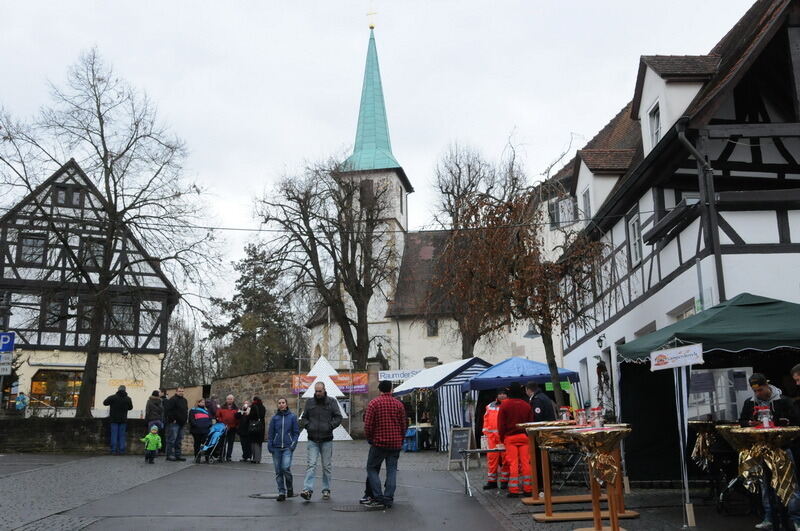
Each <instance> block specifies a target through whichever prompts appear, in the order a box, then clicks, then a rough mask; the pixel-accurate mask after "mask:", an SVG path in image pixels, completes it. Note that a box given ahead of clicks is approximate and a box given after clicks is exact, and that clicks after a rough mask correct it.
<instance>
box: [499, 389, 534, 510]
mask: <svg viewBox="0 0 800 531" xmlns="http://www.w3.org/2000/svg"><path fill="white" fill-rule="evenodd" d="M524 396H525V395H524V393H523V391H522V386H521V385H520V384H518V383H514V384H511V385H510V386H509V388H508V399H506V400H503V401H502V402H501V403H500V410H499V411H498V413H497V432H498V435H499V436H500V441H502V444H501V445H500V446H498V448H503V449H504V450H505V455H506V459H507V460H508V469H509V470H508V472H509V474H508V497H509V498H521V497H522V496H524V495H525V494H530V493H531V456H530V448H529V446H528V445H529V443H528V436H527V435H526V434H525V430H524V429H522V428H518V427H517V424H520V423H523V422H532V421H533V410H531V406H530V405H529V404H528V402H527V401H526V400H524V399H523V397H524Z"/></svg>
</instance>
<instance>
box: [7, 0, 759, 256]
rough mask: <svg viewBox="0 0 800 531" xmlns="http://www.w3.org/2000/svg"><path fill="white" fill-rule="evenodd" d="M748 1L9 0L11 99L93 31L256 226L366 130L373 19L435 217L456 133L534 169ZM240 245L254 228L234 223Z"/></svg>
mask: <svg viewBox="0 0 800 531" xmlns="http://www.w3.org/2000/svg"><path fill="white" fill-rule="evenodd" d="M751 4H752V0H703V1H702V2H698V1H697V0H669V1H666V2H665V1H658V2H655V1H649V0H625V1H623V0H605V1H602V2H598V1H596V0H595V1H589V0H580V1H576V0H572V1H563V0H558V1H557V0H536V1H533V0H524V1H505V2H504V1H497V2H488V1H483V2H478V1H471V0H453V1H440V0H437V1H432V0H428V1H423V0H419V1H405V0H403V1H401V0H393V1H391V2H390V1H388V0H383V1H380V0H375V1H373V2H370V1H369V0H353V1H346V2H345V1H331V0H326V1H323V0H319V1H303V2H287V1H280V2H279V1H277V0H276V1H270V2H268V1H259V2H255V1H239V2H219V1H213V2H212V1H197V0H194V1H191V2H190V1H181V2H175V1H164V0H159V1H144V0H136V1H128V2H122V1H115V2H109V1H80V2H79V1H65V0H55V1H51V2H44V1H33V0H31V1H23V0H18V1H14V2H12V1H3V2H2V3H0V50H2V52H0V73H1V74H0V106H3V107H5V108H6V110H8V111H10V112H11V113H13V114H14V115H16V116H18V117H25V116H28V115H30V114H32V113H33V112H35V110H36V109H37V108H38V107H39V106H40V105H41V104H43V103H44V102H46V101H47V97H48V94H47V81H48V80H50V81H54V82H56V83H58V82H60V81H61V80H63V79H64V77H65V73H66V69H67V67H68V65H70V64H71V63H73V62H74V61H75V60H76V59H77V58H78V55H79V54H80V52H81V51H82V50H85V49H87V48H90V47H92V46H95V45H96V46H97V47H98V49H99V50H100V52H101V54H102V55H103V56H104V57H105V59H106V60H107V61H108V62H110V63H111V64H113V66H114V68H115V69H116V71H117V74H118V75H120V76H122V77H124V78H126V79H128V80H129V81H131V82H132V83H133V84H134V85H136V86H138V87H139V88H141V89H144V90H145V91H146V92H147V93H148V94H149V95H150V96H151V98H152V99H153V100H154V101H155V102H157V104H158V106H159V110H160V113H161V116H162V118H163V119H164V120H165V121H166V122H167V123H169V124H170V125H171V127H172V128H173V130H174V131H175V132H176V133H177V134H178V135H179V136H181V137H183V138H184V139H185V140H186V142H187V144H188V147H189V149H190V151H191V154H190V158H189V160H188V165H187V172H188V175H189V176H191V177H194V178H197V179H199V180H200V181H202V182H203V183H205V184H206V185H207V187H208V188H209V190H210V192H211V194H212V203H213V205H214V211H213V212H210V213H209V221H210V222H213V223H214V224H217V225H222V226H230V227H251V228H255V227H257V226H258V221H257V220H256V219H254V217H253V200H254V197H256V196H257V195H259V194H261V193H263V192H264V191H265V190H268V189H269V188H270V186H271V183H273V182H274V181H275V180H276V178H278V177H279V176H281V175H282V174H284V173H286V172H289V171H292V170H294V169H296V168H298V167H299V166H300V165H301V164H302V162H303V161H304V160H313V159H318V158H322V157H324V156H326V155H329V154H332V153H335V152H341V151H343V150H346V149H347V148H348V147H349V146H351V145H352V142H353V139H354V137H355V129H356V119H357V115H358V103H359V97H360V91H361V82H362V75H363V69H364V60H365V56H366V48H367V40H368V36H369V30H368V19H367V16H366V13H367V12H369V11H377V12H378V14H377V15H376V16H375V17H374V20H375V23H376V29H375V34H376V39H377V45H378V55H379V60H380V66H381V73H382V76H383V87H384V94H385V97H386V105H387V113H388V118H389V127H390V132H391V140H392V147H393V151H394V154H395V156H396V158H397V160H398V161H399V162H400V163H401V164H402V165H403V167H404V169H405V171H406V174H407V175H408V177H409V179H410V180H411V182H412V184H413V186H414V188H415V190H416V192H415V193H414V194H413V195H412V196H410V198H409V212H410V224H411V227H412V228H421V227H424V226H427V225H429V224H430V222H431V219H430V214H429V212H430V209H431V206H432V204H433V200H434V198H433V195H432V189H431V174H432V168H433V166H434V164H435V162H436V160H437V158H438V157H439V155H440V154H441V153H442V151H443V150H444V149H445V147H446V146H447V145H448V143H450V142H452V141H454V140H458V141H460V142H463V143H467V144H470V145H473V146H475V147H477V148H478V149H480V150H481V151H482V152H483V153H484V154H485V155H486V156H488V157H495V156H496V155H498V154H499V153H500V151H501V150H502V148H503V146H504V144H505V142H506V139H507V137H508V136H509V135H511V134H513V139H514V141H515V143H517V144H518V145H519V146H521V150H522V156H523V158H524V161H525V166H526V168H527V169H528V172H529V174H530V175H531V176H532V177H534V178H535V176H536V175H537V174H539V173H540V172H541V171H542V170H543V168H544V167H545V166H547V164H548V163H549V162H550V161H551V160H553V159H554V158H555V157H556V156H557V155H558V154H559V153H560V152H561V151H562V150H563V149H564V147H565V146H566V145H567V144H568V142H569V139H570V135H571V134H572V133H574V134H575V135H576V143H577V144H576V146H575V147H576V148H577V147H580V145H581V144H582V143H583V142H585V141H586V140H588V139H590V138H591V137H592V136H593V135H594V134H595V133H596V132H597V131H598V130H599V129H600V128H601V127H602V126H603V125H605V124H606V123H607V122H608V121H609V119H610V118H611V117H613V116H614V115H615V114H616V113H617V111H619V109H620V108H621V107H622V106H623V105H624V104H625V103H627V102H628V101H629V100H630V99H631V97H632V96H633V89H634V83H635V79H636V72H637V68H638V58H639V56H640V55H643V54H700V53H707V52H708V51H709V50H710V49H711V48H712V47H713V45H714V44H715V43H716V42H717V41H718V40H719V39H720V38H721V37H722V36H723V35H724V34H725V32H726V31H728V29H730V27H731V26H732V25H733V24H734V23H735V22H736V21H737V20H738V19H739V17H741V15H742V14H743V13H744V12H745V11H746V10H747V8H748V7H749V6H750V5H751ZM226 236H227V237H228V244H227V254H228V256H229V257H230V258H231V259H234V258H236V257H238V256H240V254H241V251H240V250H241V246H242V244H243V242H244V241H245V239H246V238H247V233H233V232H228V233H226Z"/></svg>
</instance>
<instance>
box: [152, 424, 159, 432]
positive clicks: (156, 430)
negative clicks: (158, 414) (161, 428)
mask: <svg viewBox="0 0 800 531" xmlns="http://www.w3.org/2000/svg"><path fill="white" fill-rule="evenodd" d="M150 431H155V432H156V433H158V426H156V425H155V424H153V425H152V426H150Z"/></svg>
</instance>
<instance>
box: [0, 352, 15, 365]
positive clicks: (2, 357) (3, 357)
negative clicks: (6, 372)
mask: <svg viewBox="0 0 800 531" xmlns="http://www.w3.org/2000/svg"><path fill="white" fill-rule="evenodd" d="M13 359H14V354H12V353H11V352H2V353H0V365H9V364H10V363H11V362H12V361H13Z"/></svg>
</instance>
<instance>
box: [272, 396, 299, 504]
mask: <svg viewBox="0 0 800 531" xmlns="http://www.w3.org/2000/svg"><path fill="white" fill-rule="evenodd" d="M299 436H300V425H299V424H298V423H297V415H295V414H294V413H292V412H291V411H289V403H288V402H287V401H286V399H285V398H279V399H278V411H276V412H275V415H274V416H273V417H272V418H271V419H270V421H269V430H268V431H267V449H268V450H269V453H271V454H272V463H273V464H274V465H275V481H277V482H278V501H284V500H285V499H286V498H287V497H289V498H291V497H292V496H294V489H293V488H292V470H291V467H292V454H293V453H294V449H295V447H296V446H297V438H298V437H299Z"/></svg>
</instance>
